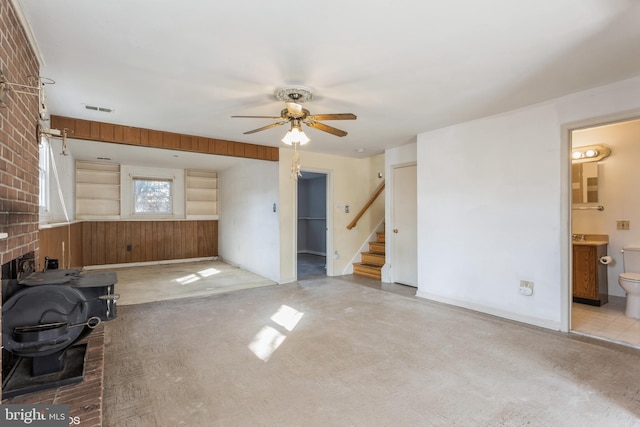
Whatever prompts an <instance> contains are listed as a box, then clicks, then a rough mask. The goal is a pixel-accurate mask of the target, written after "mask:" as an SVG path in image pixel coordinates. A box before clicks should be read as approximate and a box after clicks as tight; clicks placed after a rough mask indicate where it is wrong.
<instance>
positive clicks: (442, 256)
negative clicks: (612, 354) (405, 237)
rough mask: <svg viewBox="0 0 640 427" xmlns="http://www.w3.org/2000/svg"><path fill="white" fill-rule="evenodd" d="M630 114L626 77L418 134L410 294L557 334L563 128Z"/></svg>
mask: <svg viewBox="0 0 640 427" xmlns="http://www.w3.org/2000/svg"><path fill="white" fill-rule="evenodd" d="M639 111H640V78H635V79H630V80H626V81H623V82H618V83H615V84H611V85H607V86H603V87H598V88H595V89H592V90H589V91H584V92H580V93H576V94H573V95H570V96H566V97H563V98H558V99H555V100H552V101H549V102H545V103H541V104H537V105H532V106H529V107H526V108H523V109H519V110H516V111H511V112H507V113H504V114H500V115H496V116H492V117H487V118H483V119H479V120H475V121H470V122H466V123H461V124H457V125H454V126H450V127H447V128H443V129H438V130H434V131H431V132H425V133H423V134H420V135H418V296H421V297H425V298H430V299H433V300H436V301H442V302H446V303H451V304H455V305H459V306H463V307H468V308H472V309H474V310H478V311H482V312H487V313H492V314H496V315H499V316H503V317H506V318H511V319H515V320H520V321H525V322H528V323H532V324H536V325H540V326H545V327H549V328H553V329H562V330H567V328H568V325H569V320H568V313H569V263H570V260H569V250H570V233H571V230H570V221H571V220H570V200H569V194H570V193H569V188H570V178H569V177H570V171H569V164H570V162H569V138H568V134H569V131H568V129H571V128H577V127H579V126H583V125H584V124H586V123H589V122H593V121H594V120H596V119H598V120H601V121H604V120H603V119H604V118H607V119H610V118H611V117H614V116H618V117H619V116H625V115H626V116H632V115H633V114H637V113H638V112H639ZM520 280H529V281H533V282H534V287H535V289H534V293H533V295H532V296H523V295H521V294H519V292H518V285H519V281H520Z"/></svg>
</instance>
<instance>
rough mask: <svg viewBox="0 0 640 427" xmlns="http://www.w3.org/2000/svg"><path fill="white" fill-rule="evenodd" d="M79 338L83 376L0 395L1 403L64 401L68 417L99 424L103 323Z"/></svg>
mask: <svg viewBox="0 0 640 427" xmlns="http://www.w3.org/2000/svg"><path fill="white" fill-rule="evenodd" d="M80 342H86V343H87V345H88V347H87V352H88V353H87V361H86V364H85V373H84V380H83V381H82V382H80V383H77V384H71V385H66V386H62V387H57V388H51V389H48V390H42V391H39V392H35V393H29V394H24V395H22V396H16V397H13V398H10V399H3V400H2V403H17V404H21V403H22V404H38V405H40V404H42V405H47V404H67V405H69V417H78V418H79V419H80V424H79V425H80V426H82V427H101V426H102V391H103V382H104V326H103V325H100V326H98V327H97V328H95V329H94V330H93V332H91V334H90V335H89V336H88V337H87V338H86V339H85V340H82V341H80Z"/></svg>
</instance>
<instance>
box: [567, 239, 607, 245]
mask: <svg viewBox="0 0 640 427" xmlns="http://www.w3.org/2000/svg"><path fill="white" fill-rule="evenodd" d="M571 243H573V244H574V245H583V246H602V245H607V244H609V242H608V241H607V240H572V241H571Z"/></svg>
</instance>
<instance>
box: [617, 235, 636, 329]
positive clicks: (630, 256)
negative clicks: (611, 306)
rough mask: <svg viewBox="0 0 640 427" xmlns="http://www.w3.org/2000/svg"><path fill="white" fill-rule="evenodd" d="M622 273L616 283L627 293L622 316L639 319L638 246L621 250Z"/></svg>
mask: <svg viewBox="0 0 640 427" xmlns="http://www.w3.org/2000/svg"><path fill="white" fill-rule="evenodd" d="M622 265H623V267H624V273H620V275H619V276H618V283H619V284H620V286H622V289H624V290H625V292H626V293H627V306H626V308H625V311H624V314H625V316H628V317H635V318H636V319H640V245H633V246H625V247H624V248H623V249H622Z"/></svg>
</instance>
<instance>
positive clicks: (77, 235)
mask: <svg viewBox="0 0 640 427" xmlns="http://www.w3.org/2000/svg"><path fill="white" fill-rule="evenodd" d="M39 255H40V260H39V263H38V266H37V267H36V270H42V269H44V267H45V261H44V259H45V257H49V258H53V259H57V260H58V266H59V268H74V267H75V268H78V267H82V266H83V264H82V228H81V224H80V223H73V224H67V225H63V226H60V227H54V228H43V229H41V230H40V252H39Z"/></svg>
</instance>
